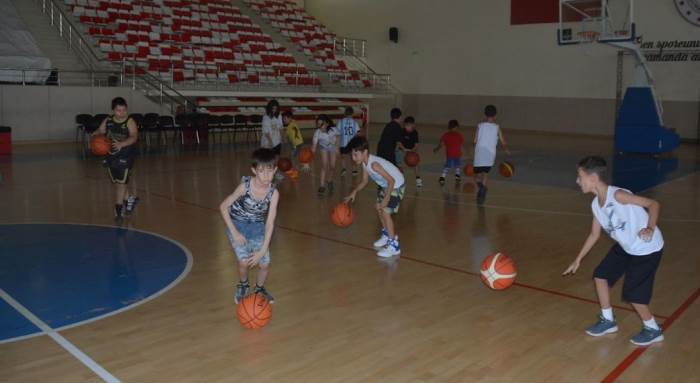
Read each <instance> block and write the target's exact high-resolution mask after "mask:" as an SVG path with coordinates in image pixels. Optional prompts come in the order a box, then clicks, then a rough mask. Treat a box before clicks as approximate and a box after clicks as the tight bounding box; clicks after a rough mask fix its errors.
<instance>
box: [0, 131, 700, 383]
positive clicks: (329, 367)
mask: <svg viewBox="0 0 700 383" xmlns="http://www.w3.org/2000/svg"><path fill="white" fill-rule="evenodd" d="M380 129H381V126H373V127H372V132H373V133H374V134H373V138H376V135H377V134H378V132H379V131H380ZM442 131H443V128H442V127H420V133H421V138H422V140H423V141H424V143H423V144H422V147H421V149H420V152H421V156H422V165H423V170H424V171H423V177H424V183H425V186H424V187H423V188H422V190H416V188H415V182H414V181H413V179H412V177H407V178H408V187H407V192H406V198H405V200H404V201H403V203H402V205H401V209H400V212H399V213H398V215H397V216H396V223H397V229H398V233H399V235H400V239H401V246H402V254H401V256H400V257H399V258H398V259H389V260H383V259H378V258H377V257H376V256H375V252H374V250H373V249H372V242H373V241H374V240H375V239H376V237H377V235H378V229H379V228H378V222H377V218H376V216H375V213H374V211H373V208H372V204H373V200H374V195H375V192H376V190H375V188H374V187H373V186H372V185H370V187H368V188H367V189H366V190H365V191H364V192H363V193H362V194H361V195H360V198H359V200H358V202H357V203H356V205H355V209H356V213H357V216H356V220H355V222H354V224H353V225H352V226H351V227H350V228H348V229H337V228H335V227H333V226H332V225H331V224H330V222H329V219H328V211H329V209H330V208H331V206H332V205H333V204H335V203H337V202H338V201H339V200H340V198H341V197H342V196H343V195H345V193H346V192H347V191H348V190H349V188H350V183H351V177H350V176H349V175H348V176H346V177H345V179H344V180H341V179H340V177H339V176H337V175H336V177H335V182H336V191H335V193H334V194H333V195H332V196H329V197H325V198H321V199H319V198H318V197H317V196H316V189H317V187H318V178H317V176H311V175H304V174H302V176H301V177H300V179H299V180H298V181H296V182H293V181H290V180H285V181H284V182H283V184H282V185H281V187H280V191H281V200H280V207H279V214H278V219H277V227H276V230H275V234H274V238H273V241H272V244H271V252H272V269H271V273H270V277H269V281H268V283H267V287H268V289H269V290H270V291H271V292H272V293H273V294H274V295H275V297H276V299H277V302H276V303H275V305H274V307H273V317H272V321H271V322H270V323H269V325H268V326H267V327H266V328H264V329H262V330H257V331H251V330H246V329H243V328H242V327H241V326H240V325H239V324H238V322H237V320H236V316H235V305H234V303H233V300H232V294H233V290H234V284H235V283H236V282H237V269H236V264H235V257H234V255H233V253H232V250H231V249H230V246H229V244H228V241H227V239H226V236H225V234H224V225H223V222H222V220H221V218H220V215H219V212H218V205H219V203H220V201H221V200H223V198H224V197H225V196H226V195H228V194H229V193H230V192H232V191H233V189H234V187H235V186H236V184H237V183H238V181H239V179H240V177H241V175H246V174H248V172H249V170H248V169H249V165H248V156H249V154H250V152H251V149H252V146H248V145H246V144H245V143H238V144H237V145H236V146H235V147H234V146H229V145H213V146H212V147H209V148H206V147H203V148H200V149H199V150H198V151H197V150H173V149H169V150H168V151H167V152H165V153H150V154H145V155H142V156H141V157H140V158H139V159H138V161H137V164H136V168H135V172H134V174H135V178H134V182H135V185H136V187H137V190H138V193H139V195H140V198H141V201H140V204H139V206H138V207H137V211H136V214H135V215H134V216H133V217H132V218H130V219H128V220H126V221H125V223H124V227H128V228H133V229H139V230H144V231H147V232H151V233H157V234H159V235H162V236H164V237H167V238H169V239H171V240H173V241H176V242H178V243H180V244H182V245H183V246H184V247H186V248H187V249H188V250H189V252H190V253H191V255H192V258H193V263H192V268H191V271H190V272H189V274H188V275H187V276H186V277H185V278H184V279H182V280H181V281H180V283H179V284H177V285H175V286H174V287H173V288H172V289H170V290H169V291H167V292H165V293H163V294H162V295H161V296H159V297H157V298H156V299H153V300H151V301H149V302H146V303H144V304H141V305H138V306H136V307H133V308H131V309H129V310H126V311H124V312H121V313H118V314H116V315H113V316H109V317H106V318H104V319H101V320H98V321H95V322H91V323H87V324H84V325H82V326H77V327H73V328H70V329H66V330H61V331H57V332H56V333H58V334H60V336H62V337H63V338H64V339H65V340H67V341H68V342H70V344H72V345H74V346H75V347H76V348H77V349H78V350H79V351H78V352H77V353H76V352H73V353H70V352H69V351H67V349H66V348H65V343H64V346H62V345H60V344H59V343H58V342H57V341H56V340H54V338H52V337H49V336H47V335H40V336H35V337H32V338H28V339H24V340H19V341H14V342H6V343H2V344H0V381H3V382H48V381H50V382H92V381H100V377H99V376H98V375H96V374H95V372H93V370H91V369H90V368H88V367H86V365H85V364H83V363H81V361H80V360H81V359H80V358H79V357H76V356H75V355H76V354H78V355H85V356H86V357H88V358H90V359H91V360H92V361H94V363H95V365H93V369H97V370H99V369H100V368H101V369H103V370H104V371H106V372H107V373H108V374H110V375H111V376H114V377H116V378H117V379H119V380H121V381H124V382H237V381H244V380H245V381H251V382H333V381H337V382H542V381H556V382H583V381H586V382H593V381H604V380H607V381H613V380H615V379H618V380H619V381H623V382H690V381H696V382H697V381H700V378H699V377H700V367H698V364H697V361H698V360H700V349H699V348H698V344H700V303H698V302H697V297H698V295H699V294H700V284H699V283H698V271H700V257H699V256H698V252H697V248H698V246H700V238H699V237H698V233H699V232H700V177H699V176H698V173H697V172H695V170H696V168H697V164H698V163H699V162H698V161H699V159H700V155H699V154H700V153H699V152H698V150H697V147H696V146H694V145H684V146H683V147H682V148H681V149H680V150H679V151H678V152H677V153H676V155H675V157H676V159H675V160H669V159H660V160H653V159H652V160H649V159H639V161H641V162H634V161H633V164H632V165H629V164H628V162H625V161H624V159H617V160H615V161H618V162H616V164H619V166H617V169H615V173H616V174H617V176H616V177H621V178H618V179H620V180H623V179H624V180H626V182H630V183H631V185H637V187H636V189H637V190H640V191H641V193H642V194H644V195H647V196H650V197H653V198H656V199H658V200H659V201H660V203H661V206H662V210H661V220H660V227H661V229H662V230H663V234H664V237H665V240H666V247H665V253H664V256H663V260H662V263H661V266H660V268H659V270H658V274H657V279H656V285H655V290H654V299H653V301H652V309H653V311H654V312H655V314H656V316H657V320H659V321H660V322H663V323H664V327H665V328H666V340H665V341H664V342H663V343H662V344H657V345H654V346H652V347H649V348H638V347H635V346H633V345H632V344H630V343H629V341H628V338H629V337H630V336H631V335H633V334H635V333H636V332H638V331H639V328H640V322H639V320H638V318H637V317H636V315H635V314H634V313H633V312H631V311H630V309H629V307H628V306H627V305H626V304H624V303H623V302H621V301H620V293H621V288H620V286H616V287H615V288H614V290H613V294H612V295H613V297H614V304H615V305H616V307H617V309H616V315H617V317H618V321H619V325H620V331H619V332H618V333H617V334H614V335H609V336H604V337H601V338H591V337H589V336H587V335H586V334H585V333H584V331H583V329H584V328H585V327H586V326H588V325H590V324H591V323H592V322H593V321H595V319H596V316H597V314H598V312H599V310H598V306H597V303H596V297H595V293H594V290H593V285H592V281H591V273H592V270H593V268H594V267H595V266H596V265H597V263H598V261H599V260H600V259H601V258H602V257H603V256H604V255H605V253H606V252H607V250H608V248H609V246H610V244H611V242H610V240H609V239H607V238H605V239H602V240H601V241H600V242H599V244H598V245H597V246H596V247H595V248H594V249H593V250H592V252H591V254H590V255H589V256H588V257H587V258H586V259H585V260H584V262H583V264H582V266H581V269H580V271H579V272H578V273H577V274H576V275H575V276H573V277H567V278H563V277H561V272H562V271H563V270H564V269H565V268H566V267H567V265H568V264H569V262H571V260H572V259H573V258H574V257H575V255H576V254H577V252H578V250H579V248H580V246H581V244H582V243H583V241H584V239H585V237H586V235H587V233H588V229H589V228H590V222H591V219H592V216H591V214H590V207H589V204H590V200H591V198H592V197H590V196H583V195H581V194H580V192H578V191H577V190H576V189H575V184H574V179H575V169H574V167H575V163H576V160H577V159H578V158H579V157H580V156H583V155H585V154H589V153H599V154H602V155H605V156H606V157H608V158H610V159H611V161H613V160H612V150H611V140H610V139H603V138H586V137H571V136H556V135H544V134H526V133H518V134H514V133H510V132H506V133H507V138H508V139H509V141H510V146H511V149H512V150H513V152H514V153H513V161H514V163H515V166H516V176H515V177H514V179H512V180H504V179H503V178H501V177H500V176H498V175H497V174H496V172H495V171H493V172H492V173H491V176H492V182H491V187H490V191H489V195H488V198H487V201H486V205H485V206H484V207H483V208H477V207H476V205H475V203H474V198H475V194H474V188H473V185H471V184H470V183H469V182H467V181H468V180H465V182H464V184H463V185H461V186H459V187H455V186H454V182H453V179H452V176H450V177H449V178H448V182H447V185H446V186H445V187H444V188H440V186H439V185H438V183H437V177H438V173H439V171H440V168H441V163H442V159H443V154H442V153H441V154H435V155H433V154H432V151H431V149H432V146H434V144H435V143H436V142H437V139H438V137H439V135H440V134H441V133H442ZM471 132H472V131H471V130H470V129H465V130H463V133H465V134H466V135H467V136H468V137H470V136H471ZM307 133H310V132H307ZM373 142H376V139H375V140H373ZM373 147H374V144H373ZM15 149H16V152H15V154H14V155H13V157H12V158H11V159H8V158H4V159H3V158H0V170H1V171H2V173H3V178H2V183H0V212H2V213H1V214H0V223H2V224H15V223H29V222H44V223H46V222H50V223H84V224H91V225H114V220H113V218H112V212H111V207H112V196H111V185H110V183H109V181H108V178H107V176H106V174H105V171H104V169H103V168H101V166H100V164H99V161H98V160H97V159H95V158H88V159H82V158H81V157H80V156H79V155H77V153H76V148H75V146H74V145H72V144H51V145H48V144H46V145H18V146H16V147H15ZM649 161H651V162H649ZM669 161H670V165H668V164H669ZM640 163H641V164H642V165H639V164H640ZM338 168H339V166H338ZM652 173H653V174H652ZM408 174H410V173H408ZM647 178H653V179H654V180H655V181H654V182H655V183H658V184H657V185H653V186H651V187H646V186H647V185H645V184H644V182H645V180H646V179H647ZM656 181H658V182H656ZM640 185H641V186H640ZM629 187H633V188H634V187H635V186H629ZM10 226H11V225H10ZM37 235H41V233H37ZM1 239H2V238H1V237H0V240H1ZM104 245H105V246H109V242H105V243H104ZM98 246H99V244H98ZM46 251H47V252H49V253H50V251H51V250H50V249H47V250H46ZM494 252H504V253H506V254H508V255H509V256H511V257H512V258H513V259H514V261H515V262H516V264H517V266H518V277H517V284H516V285H515V286H513V287H511V288H510V289H508V290H506V291H501V292H496V291H491V290H489V289H488V288H486V287H485V286H484V285H483V284H482V283H481V281H480V280H479V277H478V269H479V264H480V262H481V260H482V259H483V258H484V257H485V256H487V255H489V254H492V253H494ZM8 253H9V250H8V249H7V248H4V245H3V244H2V243H1V242H0V256H1V257H9V256H10V254H8ZM14 255H16V254H14ZM132 256H133V255H132ZM127 258H128V255H127ZM154 267H157V265H156V266H154ZM15 272H25V271H24V270H14V269H11V270H4V271H0V288H2V289H5V290H8V286H6V285H4V283H5V282H3V280H5V281H7V277H8V275H10V274H11V273H15ZM82 272H84V271H82V270H75V274H76V275H75V276H76V277H77V275H78V274H80V273H82ZM129 272H130V271H129V269H128V268H127V269H126V271H125V270H122V271H121V273H122V274H123V273H126V274H128V273H129ZM3 275H4V277H3ZM28 275H29V276H30V278H32V276H34V277H36V275H35V274H32V273H29V274H28ZM32 282H36V283H41V281H40V280H36V281H32ZM58 288H60V286H59V287H57V289H58ZM89 288H90V287H89V286H85V287H83V289H89ZM37 299H39V300H41V299H49V298H42V297H38V298H37ZM77 299H79V298H77ZM19 303H22V302H19ZM35 314H36V315H37V316H38V317H40V319H43V318H41V313H35ZM2 322H3V319H2V318H0V325H2V324H3V323H2ZM80 352H82V353H84V354H79V353H80ZM82 360H83V361H84V360H85V358H82Z"/></svg>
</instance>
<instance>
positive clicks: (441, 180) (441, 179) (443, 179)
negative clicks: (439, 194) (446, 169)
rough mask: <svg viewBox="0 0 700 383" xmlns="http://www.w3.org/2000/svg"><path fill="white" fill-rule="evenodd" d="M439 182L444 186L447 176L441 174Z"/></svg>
mask: <svg viewBox="0 0 700 383" xmlns="http://www.w3.org/2000/svg"><path fill="white" fill-rule="evenodd" d="M439 182H440V186H443V185H445V177H443V176H440V180H439Z"/></svg>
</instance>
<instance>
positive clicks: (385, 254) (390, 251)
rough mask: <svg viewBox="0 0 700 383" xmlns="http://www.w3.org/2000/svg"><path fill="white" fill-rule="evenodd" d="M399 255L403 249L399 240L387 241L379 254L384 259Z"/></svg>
mask: <svg viewBox="0 0 700 383" xmlns="http://www.w3.org/2000/svg"><path fill="white" fill-rule="evenodd" d="M399 254H401V247H400V246H399V241H397V240H389V241H387V244H386V246H385V247H384V248H383V249H381V250H379V251H378V252H377V256H378V257H382V258H389V257H393V256H394V255H399Z"/></svg>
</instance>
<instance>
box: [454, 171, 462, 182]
mask: <svg viewBox="0 0 700 383" xmlns="http://www.w3.org/2000/svg"><path fill="white" fill-rule="evenodd" d="M461 182H462V176H460V175H459V173H458V174H455V183H456V184H459V183H461Z"/></svg>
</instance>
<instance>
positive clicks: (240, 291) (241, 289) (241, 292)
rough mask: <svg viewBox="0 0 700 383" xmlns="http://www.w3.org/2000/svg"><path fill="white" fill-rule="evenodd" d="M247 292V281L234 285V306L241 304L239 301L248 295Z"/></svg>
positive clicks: (248, 287)
mask: <svg viewBox="0 0 700 383" xmlns="http://www.w3.org/2000/svg"><path fill="white" fill-rule="evenodd" d="M249 291H250V285H249V284H248V281H245V282H240V283H238V284H237V285H236V295H234V296H233V301H234V302H236V304H239V303H241V300H242V299H243V298H245V296H246V295H248V292H249Z"/></svg>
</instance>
